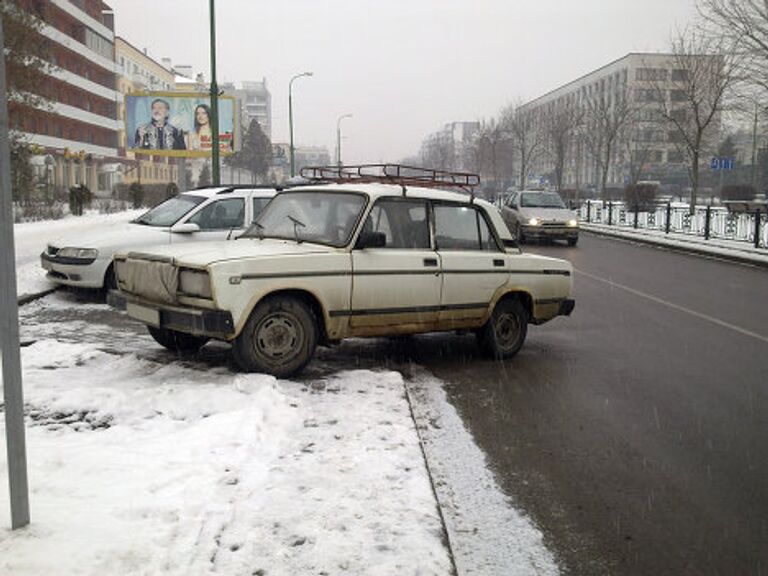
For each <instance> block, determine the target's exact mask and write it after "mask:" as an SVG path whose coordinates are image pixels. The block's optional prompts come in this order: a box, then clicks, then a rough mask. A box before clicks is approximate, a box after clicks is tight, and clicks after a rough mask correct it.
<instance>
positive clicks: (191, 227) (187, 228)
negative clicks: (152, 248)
mask: <svg viewBox="0 0 768 576" xmlns="http://www.w3.org/2000/svg"><path fill="white" fill-rule="evenodd" d="M171 232H173V233H174V234H192V233H194V232H200V226H198V225H197V224H193V223H192V222H184V223H182V224H176V225H175V226H172V227H171Z"/></svg>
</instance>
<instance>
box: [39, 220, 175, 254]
mask: <svg viewBox="0 0 768 576" xmlns="http://www.w3.org/2000/svg"><path fill="white" fill-rule="evenodd" d="M170 242H171V232H170V231H169V229H168V228H160V227H158V226H144V225H142V224H133V223H132V222H121V223H119V224H100V225H98V226H94V227H93V228H91V229H90V230H88V231H87V232H85V233H82V232H80V233H78V234H69V235H66V236H61V237H59V238H54V239H52V240H50V241H49V242H48V244H50V245H51V246H55V247H56V248H65V247H71V248H95V249H97V250H99V251H100V252H102V251H114V250H116V249H120V248H123V247H125V248H131V247H134V246H151V245H153V244H165V243H170Z"/></svg>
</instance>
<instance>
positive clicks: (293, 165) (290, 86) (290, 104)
mask: <svg viewBox="0 0 768 576" xmlns="http://www.w3.org/2000/svg"><path fill="white" fill-rule="evenodd" d="M304 76H313V74H312V72H302V73H301V74H296V76H294V77H293V78H291V81H290V82H288V128H289V131H290V133H291V178H293V177H294V176H296V161H295V159H294V149H293V81H294V80H296V79H297V78H303V77H304Z"/></svg>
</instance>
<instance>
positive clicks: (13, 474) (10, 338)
mask: <svg viewBox="0 0 768 576" xmlns="http://www.w3.org/2000/svg"><path fill="white" fill-rule="evenodd" d="M15 254H16V252H15V248H14V242H13V198H12V191H11V154H10V145H9V142H8V92H7V86H6V79H5V35H4V32H3V23H2V20H1V19H0V364H2V377H3V400H4V402H5V441H6V448H7V453H8V484H9V487H10V495H11V528H12V529H14V530H16V529H17V528H23V527H24V526H26V525H27V524H29V485H28V482H27V447H26V439H25V433H24V393H23V388H22V383H21V355H20V352H19V307H18V302H17V300H16V298H17V296H16V256H15Z"/></svg>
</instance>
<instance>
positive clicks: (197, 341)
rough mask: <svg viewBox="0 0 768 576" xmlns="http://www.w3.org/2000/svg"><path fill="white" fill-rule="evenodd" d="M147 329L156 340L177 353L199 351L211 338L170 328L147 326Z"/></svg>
mask: <svg viewBox="0 0 768 576" xmlns="http://www.w3.org/2000/svg"><path fill="white" fill-rule="evenodd" d="M147 330H148V331H149V335H150V336H152V338H154V339H155V342H157V343H158V344H160V345H161V346H164V347H165V348H168V350H170V351H171V352H176V353H177V354H191V353H194V352H197V351H198V350H200V348H202V347H203V346H205V344H206V342H208V340H209V338H205V337H203V336H192V335H191V334H184V333H183V332H177V331H176V330H169V329H168V328H155V327H154V326H147Z"/></svg>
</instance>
